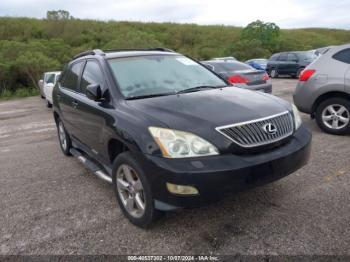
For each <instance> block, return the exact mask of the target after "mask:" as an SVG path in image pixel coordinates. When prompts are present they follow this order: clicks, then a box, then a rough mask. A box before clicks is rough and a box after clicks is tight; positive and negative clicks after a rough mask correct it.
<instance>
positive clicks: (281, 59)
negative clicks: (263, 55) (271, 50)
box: [278, 54, 287, 61]
mask: <svg viewBox="0 0 350 262" xmlns="http://www.w3.org/2000/svg"><path fill="white" fill-rule="evenodd" d="M278 60H279V61H287V54H281V55H280V56H279V58H278Z"/></svg>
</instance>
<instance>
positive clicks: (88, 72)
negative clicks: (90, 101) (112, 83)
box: [80, 61, 104, 94]
mask: <svg viewBox="0 0 350 262" xmlns="http://www.w3.org/2000/svg"><path fill="white" fill-rule="evenodd" d="M91 84H99V85H100V86H101V89H102V90H104V77H103V74H102V71H101V69H100V67H99V65H98V63H97V62H94V61H88V62H87V63H86V66H85V69H84V72H83V75H82V77H81V84H80V89H81V92H82V93H84V94H85V93H86V88H87V86H88V85H91Z"/></svg>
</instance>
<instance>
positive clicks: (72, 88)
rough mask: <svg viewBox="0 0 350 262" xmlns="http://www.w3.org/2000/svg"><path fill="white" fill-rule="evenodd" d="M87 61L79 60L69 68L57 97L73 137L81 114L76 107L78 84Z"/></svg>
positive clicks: (66, 124)
mask: <svg viewBox="0 0 350 262" xmlns="http://www.w3.org/2000/svg"><path fill="white" fill-rule="evenodd" d="M84 64H85V61H78V62H76V63H74V64H72V65H70V67H69V68H68V69H67V72H66V73H65V75H64V77H63V79H62V81H61V83H59V92H58V93H57V99H58V103H59V107H60V110H61V117H62V121H63V124H64V126H65V128H66V130H67V131H68V133H69V134H70V135H71V136H72V137H75V138H76V137H77V134H78V130H77V126H78V122H79V121H80V120H79V115H78V114H77V111H76V107H77V105H78V99H79V93H78V84H79V83H80V75H81V71H82V69H83V66H84Z"/></svg>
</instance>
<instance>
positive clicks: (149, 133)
mask: <svg viewBox="0 0 350 262" xmlns="http://www.w3.org/2000/svg"><path fill="white" fill-rule="evenodd" d="M53 105H54V118H55V121H56V124H57V130H58V137H59V141H60V146H61V149H62V151H63V153H64V154H65V155H74V156H76V157H77V158H78V159H79V160H80V161H81V162H82V163H84V165H85V166H86V167H88V168H89V169H90V170H91V171H92V172H93V173H94V174H95V175H97V176H98V177H100V178H102V179H104V180H106V181H108V182H111V183H113V187H114V189H115V194H116V198H117V200H118V202H119V205H120V207H121V209H122V211H123V212H124V214H125V215H126V216H127V218H128V219H129V220H130V221H131V222H132V223H134V224H135V225H137V226H141V227H146V226H148V225H149V224H150V223H151V222H152V221H153V220H154V219H155V218H156V217H158V215H159V214H160V213H161V211H170V210H175V209H179V208H185V207H197V206H201V205H204V204H208V203H210V202H212V201H215V200H217V199H220V197H222V196H223V195H224V194H225V193H227V192H236V191H240V190H243V189H248V188H251V187H254V186H257V185H262V184H265V183H269V182H272V181H274V180H277V179H279V178H281V177H284V176H286V175H288V174H290V173H292V172H294V171H295V170H297V169H298V168H300V167H301V166H303V165H304V164H305V163H306V162H307V160H308V156H309V149H310V141H311V134H310V132H309V130H308V129H307V128H306V127H304V125H303V124H302V123H301V120H300V117H299V114H298V111H297V110H296V109H295V107H292V105H291V104H289V103H287V102H286V101H284V100H281V99H279V98H277V97H274V96H271V95H268V94H263V93H260V92H253V91H249V90H243V89H239V88H234V87H232V86H230V85H229V84H228V83H227V82H225V80H224V79H222V78H220V77H219V76H218V75H216V74H215V73H214V72H212V71H210V70H209V69H207V68H206V67H204V66H203V65H201V64H200V63H198V62H196V61H194V60H192V59H190V58H188V57H185V56H183V55H181V54H178V53H175V52H173V51H171V50H167V49H161V48H158V49H153V50H129V51H127V50H124V51H123V50H120V51H108V52H107V51H105V52H103V51H101V50H94V51H88V52H84V53H82V54H80V55H78V56H76V57H75V58H74V59H73V60H72V61H71V62H70V63H69V64H68V65H67V66H66V67H65V69H64V71H63V73H62V76H61V78H60V80H59V81H58V83H57V84H56V86H55V88H54V92H53Z"/></svg>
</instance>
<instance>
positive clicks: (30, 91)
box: [0, 88, 39, 100]
mask: <svg viewBox="0 0 350 262" xmlns="http://www.w3.org/2000/svg"><path fill="white" fill-rule="evenodd" d="M37 95H39V90H38V89H36V88H18V89H16V90H15V91H14V92H11V91H10V90H4V91H2V92H1V93H0V100H10V99H15V98H22V97H29V96H37Z"/></svg>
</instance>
